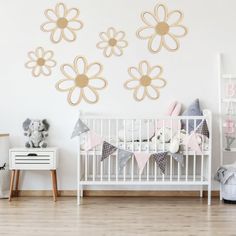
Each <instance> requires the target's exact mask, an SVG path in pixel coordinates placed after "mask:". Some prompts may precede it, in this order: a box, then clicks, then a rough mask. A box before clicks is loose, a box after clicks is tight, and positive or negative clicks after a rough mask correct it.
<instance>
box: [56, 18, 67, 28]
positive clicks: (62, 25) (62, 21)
mask: <svg viewBox="0 0 236 236" xmlns="http://www.w3.org/2000/svg"><path fill="white" fill-rule="evenodd" d="M67 25H68V20H67V19H66V18H64V17H62V18H59V19H58V20H57V26H58V27H59V28H61V29H64V28H66V26H67Z"/></svg>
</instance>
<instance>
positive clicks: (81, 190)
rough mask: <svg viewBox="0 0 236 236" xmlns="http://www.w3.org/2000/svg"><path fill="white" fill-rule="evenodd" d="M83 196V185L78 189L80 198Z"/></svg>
mask: <svg viewBox="0 0 236 236" xmlns="http://www.w3.org/2000/svg"><path fill="white" fill-rule="evenodd" d="M83 196H84V190H83V185H81V187H80V197H81V198H82V197H83Z"/></svg>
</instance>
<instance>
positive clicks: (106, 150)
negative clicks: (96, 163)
mask: <svg viewBox="0 0 236 236" xmlns="http://www.w3.org/2000/svg"><path fill="white" fill-rule="evenodd" d="M116 150H117V147H115V146H113V145H112V144H110V143H108V142H106V141H104V142H103V145H102V158H101V161H103V160H104V159H106V158H107V157H109V156H110V155H111V154H112V153H114V152H115V151H116Z"/></svg>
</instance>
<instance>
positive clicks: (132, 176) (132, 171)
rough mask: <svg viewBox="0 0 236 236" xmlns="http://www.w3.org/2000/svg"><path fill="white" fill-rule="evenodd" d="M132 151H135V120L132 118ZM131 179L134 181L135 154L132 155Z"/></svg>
mask: <svg viewBox="0 0 236 236" xmlns="http://www.w3.org/2000/svg"><path fill="white" fill-rule="evenodd" d="M132 152H134V120H133V119H132ZM131 158H132V159H131V162H132V163H131V180H132V181H134V155H132V157H131Z"/></svg>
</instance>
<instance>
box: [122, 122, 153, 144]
mask: <svg viewBox="0 0 236 236" xmlns="http://www.w3.org/2000/svg"><path fill="white" fill-rule="evenodd" d="M148 123H149V125H148ZM148 126H149V131H148ZM140 131H141V137H140ZM154 133H155V126H154V122H152V121H148V120H142V121H141V129H140V122H139V121H136V120H135V121H134V124H133V131H132V121H130V122H127V123H126V130H124V128H123V129H121V130H119V132H118V137H119V140H120V141H124V139H125V141H127V142H132V141H133V140H134V141H137V140H140V138H141V140H142V141H145V140H149V139H151V138H152V137H153V136H154Z"/></svg>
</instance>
